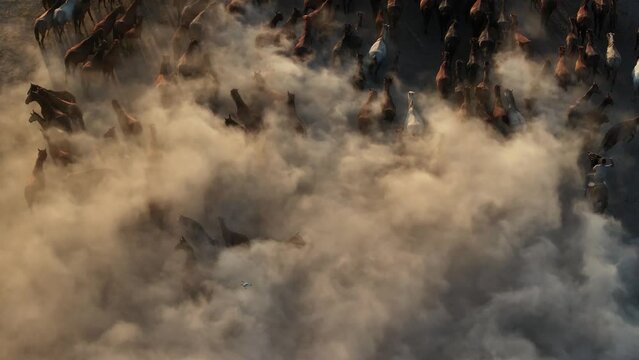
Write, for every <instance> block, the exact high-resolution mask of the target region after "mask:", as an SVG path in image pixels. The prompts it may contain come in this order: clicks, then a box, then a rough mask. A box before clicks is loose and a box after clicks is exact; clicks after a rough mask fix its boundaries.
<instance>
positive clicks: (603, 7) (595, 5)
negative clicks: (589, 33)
mask: <svg viewBox="0 0 639 360" xmlns="http://www.w3.org/2000/svg"><path fill="white" fill-rule="evenodd" d="M590 8H591V9H592V14H593V20H594V25H593V32H594V33H595V34H596V35H597V36H598V37H601V32H602V31H603V24H604V20H605V19H606V15H608V12H609V11H610V6H609V3H608V0H593V2H592V4H591V6H590Z"/></svg>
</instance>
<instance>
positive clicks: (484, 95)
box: [475, 61, 490, 109]
mask: <svg viewBox="0 0 639 360" xmlns="http://www.w3.org/2000/svg"><path fill="white" fill-rule="evenodd" d="M489 86H490V63H489V62H488V61H486V62H485V63H484V75H483V77H482V80H481V82H480V83H479V84H477V86H475V97H476V98H477V103H478V104H479V105H482V106H483V107H484V108H485V109H488V106H489V105H488V103H489V102H490V88H489Z"/></svg>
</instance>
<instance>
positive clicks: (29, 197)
mask: <svg viewBox="0 0 639 360" xmlns="http://www.w3.org/2000/svg"><path fill="white" fill-rule="evenodd" d="M46 160H47V150H46V149H43V150H40V149H38V157H37V158H36V161H35V165H34V166H33V170H32V171H31V179H30V180H29V183H28V184H27V186H25V188H24V198H25V200H26V201H27V206H29V209H31V207H32V206H33V204H34V203H35V202H36V201H37V200H38V198H39V196H40V195H41V193H42V191H43V190H44V187H45V181H44V170H43V169H44V162H45V161H46Z"/></svg>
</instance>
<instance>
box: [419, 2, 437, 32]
mask: <svg viewBox="0 0 639 360" xmlns="http://www.w3.org/2000/svg"><path fill="white" fill-rule="evenodd" d="M436 6H437V0H420V2H419V11H420V12H421V13H422V20H423V23H424V34H428V24H429V23H430V18H431V17H432V15H433V11H435V8H436Z"/></svg>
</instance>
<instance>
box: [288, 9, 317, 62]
mask: <svg viewBox="0 0 639 360" xmlns="http://www.w3.org/2000/svg"><path fill="white" fill-rule="evenodd" d="M303 19H304V30H303V31H302V34H301V35H300V37H299V38H298V39H297V42H296V43H295V46H294V47H293V54H294V55H295V56H297V57H298V58H300V59H304V58H306V57H307V56H308V55H310V54H311V53H312V52H313V49H312V48H311V45H312V43H313V27H312V22H311V19H310V18H309V17H307V16H306V15H304V17H303Z"/></svg>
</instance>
